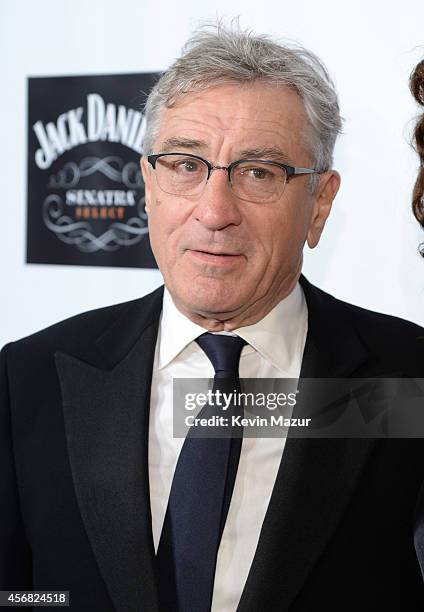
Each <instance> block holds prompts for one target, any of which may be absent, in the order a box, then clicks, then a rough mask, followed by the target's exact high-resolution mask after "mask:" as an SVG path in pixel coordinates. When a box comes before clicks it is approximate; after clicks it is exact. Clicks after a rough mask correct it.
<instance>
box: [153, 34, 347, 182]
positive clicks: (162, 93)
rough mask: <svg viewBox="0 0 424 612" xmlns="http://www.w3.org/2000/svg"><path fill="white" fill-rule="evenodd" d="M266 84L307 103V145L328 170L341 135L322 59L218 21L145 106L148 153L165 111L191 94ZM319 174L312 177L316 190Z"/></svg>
mask: <svg viewBox="0 0 424 612" xmlns="http://www.w3.org/2000/svg"><path fill="white" fill-rule="evenodd" d="M258 80H261V81H263V82H264V83H267V84H268V83H269V84H274V85H281V86H286V87H290V88H291V89H293V90H294V91H296V92H297V94H298V95H299V96H300V98H301V100H302V101H303V104H304V107H305V111H306V115H307V117H308V120H309V124H310V128H311V129H309V130H308V134H305V137H306V146H307V147H308V150H309V153H310V155H311V156H312V161H313V164H314V167H315V169H316V170H319V171H321V172H323V171H326V170H329V169H330V168H331V166H332V163H333V150H334V145H335V142H336V138H337V136H338V134H339V133H340V132H341V128H342V119H341V117H340V110H339V104H338V100H337V93H336V91H335V88H334V84H333V82H332V80H331V78H330V76H329V74H328V72H327V69H326V68H325V66H324V64H323V63H322V61H321V60H320V59H319V58H318V57H317V56H316V55H315V54H313V53H311V52H310V51H308V50H307V49H304V48H303V47H301V46H299V45H294V44H291V45H290V46H288V45H284V46H283V45H281V44H278V43H277V42H274V41H273V40H271V39H270V38H269V37H268V36H265V35H254V34H253V33H252V32H251V31H248V30H246V31H245V30H241V29H240V27H239V26H238V25H237V26H236V27H232V28H228V27H226V26H224V25H223V24H222V22H218V23H216V24H213V25H212V24H207V25H205V26H203V27H201V28H200V29H199V30H197V31H196V32H194V34H193V35H192V37H191V38H190V39H189V40H188V42H187V43H186V45H185V46H184V48H183V51H182V56H181V57H180V58H179V59H177V60H176V61H175V62H174V63H173V64H172V66H171V67H170V68H169V69H168V70H167V71H166V72H164V73H163V74H162V76H161V77H160V79H159V81H158V82H157V83H156V85H155V86H154V87H153V89H152V90H151V92H150V94H149V96H148V98H147V101H146V105H145V109H144V112H145V118H146V132H145V136H144V144H143V151H144V154H145V155H147V154H150V153H152V152H153V148H152V147H153V143H154V140H155V138H156V136H157V134H158V132H159V122H160V114H161V110H162V109H163V108H165V107H168V108H169V107H171V106H173V104H175V103H176V102H177V100H179V99H180V98H182V97H183V96H185V95H186V94H187V93H189V92H193V91H200V90H204V89H207V88H209V87H211V86H215V85H220V84H228V83H234V82H238V83H246V82H253V81H258ZM317 178H318V177H317V175H313V176H312V184H311V188H312V189H313V188H314V186H315V184H316V180H317Z"/></svg>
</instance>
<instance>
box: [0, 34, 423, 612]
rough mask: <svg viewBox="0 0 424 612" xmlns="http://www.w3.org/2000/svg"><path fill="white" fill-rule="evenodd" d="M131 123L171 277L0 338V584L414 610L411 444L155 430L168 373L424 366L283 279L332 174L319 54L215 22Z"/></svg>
mask: <svg viewBox="0 0 424 612" xmlns="http://www.w3.org/2000/svg"><path fill="white" fill-rule="evenodd" d="M146 119H147V132H146V138H145V155H144V157H143V159H142V162H141V164H142V171H143V176H144V180H145V185H146V210H147V212H148V215H149V226H150V237H151V243H152V247H153V250H154V253H155V256H156V258H157V261H158V265H159V267H160V270H161V272H162V274H163V277H164V282H165V287H166V289H165V291H163V289H158V290H157V291H155V292H153V293H152V294H150V295H148V296H146V297H144V298H142V299H140V300H135V301H133V302H129V303H125V304H119V305H117V306H113V307H109V308H104V309H101V310H97V311H94V312H90V313H85V314H82V315H79V316H77V317H74V318H72V319H70V320H68V321H65V322H62V323H60V324H58V325H55V326H53V327H50V328H48V329H46V330H44V331H42V332H39V333H38V334H35V335H33V336H31V337H29V338H26V339H23V340H21V341H19V342H16V343H13V344H10V345H8V346H7V347H6V348H5V349H4V350H3V353H2V357H3V361H2V371H3V377H4V378H3V380H4V384H3V386H2V403H1V407H2V408H1V409H2V413H1V414H2V417H1V418H2V422H1V429H0V431H1V435H2V443H1V453H2V474H3V476H2V479H1V485H0V486H1V493H2V511H1V512H2V514H1V517H0V518H1V520H0V530H1V548H0V550H1V561H0V563H1V565H0V569H1V588H2V589H20V590H23V589H31V588H32V589H38V590H41V589H44V590H45V589H49V590H61V589H63V590H69V591H70V599H71V609H72V610H77V611H79V610H99V611H100V610H101V611H102V612H107V611H109V610H111V611H112V610H118V611H120V612H128V611H134V612H135V611H140V610H145V611H149V612H150V611H152V612H153V611H158V610H159V609H161V610H166V611H168V610H169V611H171V610H184V612H186V611H188V610H190V612H201V611H202V610H209V609H212V610H214V611H216V612H218V611H220V612H224V611H225V612H230V611H234V610H237V611H238V612H256V611H257V610H262V609H263V610H267V611H277V610H278V611H283V610H290V611H293V612H300V611H309V610H334V611H335V610H337V611H339V610H358V609H361V610H395V609H396V610H398V609H400V608H401V607H402V609H405V610H408V611H412V610H422V609H423V606H424V590H423V588H422V581H421V577H420V571H419V566H418V563H417V560H416V557H415V553H414V547H413V538H412V521H413V511H414V506H415V502H416V499H417V495H418V491H419V488H420V486H421V483H422V480H423V476H424V461H423V456H424V453H423V451H424V449H423V445H422V443H421V441H419V440H372V439H314V440H312V439H294V438H293V437H291V436H289V437H288V438H287V439H285V438H244V439H243V441H242V445H241V448H240V447H237V448H236V444H235V443H233V440H231V442H230V443H229V444H227V445H225V444H224V443H222V444H221V441H220V442H216V443H215V442H214V441H213V440H212V442H210V440H209V441H208V442H207V443H206V442H204V440H200V441H198V445H197V446H196V444H197V443H193V440H192V439H191V438H190V436H189V435H188V436H187V439H186V440H183V439H177V438H174V437H173V435H172V380H173V378H178V377H184V378H196V377H204V378H207V377H211V376H214V375H215V380H217V379H218V378H219V377H220V373H221V374H222V373H224V374H225V375H227V374H228V373H229V372H230V370H231V372H230V374H231V376H232V377H233V379H234V381H235V382H237V381H238V375H239V374H240V377H241V378H243V377H252V378H253V377H259V378H261V377H263V378H284V377H290V378H295V379H296V378H299V376H300V378H302V379H303V378H305V377H311V378H312V377H315V378H336V377H340V378H347V377H385V376H387V377H390V376H398V377H401V376H405V377H418V376H422V372H423V366H422V364H423V356H424V341H423V336H424V334H423V330H422V329H421V328H419V327H417V326H416V325H413V324H412V323H408V322H405V321H402V320H399V319H395V318H392V317H389V316H385V315H380V314H377V313H372V312H369V311H366V310H363V309H361V308H358V307H355V306H352V305H350V304H346V303H343V302H341V301H339V300H337V299H335V298H333V297H331V296H330V295H328V294H326V293H324V292H322V291H321V290H319V289H317V288H315V287H314V286H313V285H311V284H310V283H309V282H308V281H307V280H306V279H305V278H304V277H303V276H301V268H302V250H303V246H304V243H305V242H307V243H308V245H309V247H311V248H313V247H314V246H316V244H317V243H318V241H319V239H320V235H321V232H322V230H323V228H324V225H325V222H326V219H327V217H328V215H329V213H330V210H331V205H332V202H333V199H334V197H335V195H336V193H337V190H338V187H339V182H340V179H339V175H338V174H337V172H335V171H333V170H332V169H331V164H332V151H333V147H334V142H335V139H336V136H337V134H338V132H339V131H340V123H341V122H340V117H339V110H338V104H337V97H336V94H335V92H334V88H333V86H332V83H331V81H330V79H329V77H328V75H327V73H326V72H325V69H324V68H323V67H322V65H321V64H320V62H319V61H318V60H317V59H316V58H315V56H313V55H312V54H310V53H308V52H306V51H305V50H300V49H288V48H285V47H282V46H280V45H278V44H276V43H273V42H271V41H269V40H268V39H266V38H264V37H255V36H253V35H251V34H249V33H244V32H240V31H231V30H226V29H225V28H223V27H221V26H220V27H218V28H217V29H216V31H203V32H200V33H198V34H197V35H196V36H194V37H193V39H192V40H191V41H190V43H189V45H188V46H187V48H186V50H185V53H184V55H183V56H182V58H181V59H179V60H177V61H176V62H175V64H174V65H173V66H172V67H171V68H170V70H169V71H168V72H167V73H165V74H164V75H163V77H162V79H161V80H160V82H159V83H158V84H157V86H156V87H155V88H154V90H153V91H152V93H151V94H150V96H149V100H148V103H147V108H146ZM206 331H208V332H209V333H208V334H206V335H205V332H206ZM223 332H224V333H223ZM240 338H241V339H242V340H240ZM236 344H237V347H236V349H234V350H233V348H232V347H234V346H235V345H236ZM224 345H225V347H224V348H225V350H222V347H223V346H224ZM230 345H232V347H230ZM211 346H212V350H211ZM227 349H228V350H227ZM231 351H233V356H234V355H235V353H237V355H236V357H235V359H233V363H232V365H231V366H229V365H228V366H227V365H225V364H224V365H222V363H223V362H225V363H229V361H230V358H229V357H228V354H229V352H231ZM224 353H225V354H224ZM220 360H221V361H220ZM226 360H227V361H226ZM218 362H219V363H218ZM234 449H236V450H234ZM196 453H197V455H196ZM224 453H227V454H226V456H225V460H224V462H223V465H224V464H225V465H224V467H225V466H226V467H225V469H228V472H226V473H224V472H222V473H221V472H220V471H219V470H221V467H219V468H218V465H219V466H221V462H220V460H221V457H222V455H223V454H224ZM196 456H197V457H199V458H201V459H199V460H198V461H196ZM210 457H213V460H212V461H210ZM234 457H235V460H233V459H234ZM228 466H231V470H233V471H232V472H231V473H232V476H231V478H230V477H229V476H228V474H229V473H230V467H228ZM228 483H230V485H228ZM224 485H225V486H224ZM193 491H195V492H197V496H193V495H192V493H193ZM218 497H219V499H218ZM187 499H189V503H186V500H187ZM214 499H216V503H215V504H214ZM229 500H231V501H229ZM221 504H222V507H221ZM218 506H219V507H218ZM217 507H218V511H216V510H217ZM220 517H221V519H222V517H224V520H221V521H220V520H219V519H220ZM199 534H202V535H201V536H199Z"/></svg>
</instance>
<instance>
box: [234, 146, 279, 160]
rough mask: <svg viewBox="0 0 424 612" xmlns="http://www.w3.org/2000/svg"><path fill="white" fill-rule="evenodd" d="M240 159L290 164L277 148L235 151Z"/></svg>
mask: <svg viewBox="0 0 424 612" xmlns="http://www.w3.org/2000/svg"><path fill="white" fill-rule="evenodd" d="M237 156H239V157H240V159H272V160H275V161H280V162H282V163H290V162H291V159H290V157H289V156H288V155H287V153H285V152H284V151H283V150H281V149H279V148H278V147H255V148H253V149H243V150H242V151H237Z"/></svg>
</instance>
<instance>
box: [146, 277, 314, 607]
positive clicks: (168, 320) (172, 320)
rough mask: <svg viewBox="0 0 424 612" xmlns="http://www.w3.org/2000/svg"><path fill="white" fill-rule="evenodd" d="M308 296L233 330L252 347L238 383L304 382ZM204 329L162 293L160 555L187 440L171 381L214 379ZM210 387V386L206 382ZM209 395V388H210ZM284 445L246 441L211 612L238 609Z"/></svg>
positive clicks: (154, 417) (157, 373)
mask: <svg viewBox="0 0 424 612" xmlns="http://www.w3.org/2000/svg"><path fill="white" fill-rule="evenodd" d="M307 321H308V316H307V306H306V301H305V297H304V295H303V291H302V289H301V287H300V285H299V283H297V284H296V286H295V288H294V289H293V291H292V292H291V293H290V295H288V296H287V297H286V298H285V299H284V300H282V301H281V302H279V303H278V304H277V306H275V307H274V308H273V310H271V312H269V313H268V314H267V315H266V317H264V318H263V319H262V320H261V321H259V322H258V323H255V324H254V325H249V326H247V327H240V328H239V329H236V330H234V331H235V332H236V334H237V335H238V336H240V337H241V338H243V339H244V340H246V342H248V345H247V346H244V347H243V350H242V353H241V357H240V368H239V371H240V377H241V378H299V374H300V367H301V363H302V356H303V349H304V346H305V340H306V333H307ZM205 331H206V330H205V329H204V328H203V327H200V326H199V325H196V324H195V323H193V322H192V321H190V320H189V319H188V318H187V317H185V316H184V315H183V314H181V313H180V312H179V310H177V308H176V307H175V305H174V303H173V301H172V298H171V296H170V294H169V293H168V291H167V290H166V289H165V292H164V298H163V309H162V315H161V320H160V325H159V333H158V339H157V343H156V351H155V358H154V366H153V378H152V388H151V389H152V390H151V401H150V424H149V481H150V503H151V511H152V525H153V541H154V545H155V550H157V547H158V544H159V539H160V534H161V531H162V526H163V521H164V518H165V512H166V507H167V504H168V498H169V493H170V489H171V484H172V479H173V476H174V471H175V467H176V464H177V460H178V455H179V453H180V450H181V447H182V445H183V443H184V439H183V438H174V437H173V418H172V414H173V410H172V405H173V404H172V399H173V379H174V378H204V379H208V378H209V379H210V378H213V377H214V369H213V366H212V364H211V362H210V361H209V359H208V357H207V356H206V354H205V353H204V351H203V350H202V349H201V348H200V347H199V345H198V344H197V343H196V342H195V341H194V340H195V338H197V337H198V336H199V335H200V334H203V333H205ZM205 383H206V380H205ZM205 391H206V389H205ZM285 441H286V438H247V437H246V438H244V439H243V443H242V449H241V454H240V461H239V466H238V471H237V477H236V481H235V485H234V490H233V495H232V499H231V504H230V508H229V511H228V516H227V521H226V523H225V527H224V531H223V534H222V539H221V543H220V546H219V550H218V558H217V565H216V572H215V582H214V590H213V598H212V612H234V611H235V610H236V608H237V605H238V603H239V600H240V597H241V594H242V591H243V588H244V585H245V582H246V578H247V575H248V573H249V570H250V566H251V564H252V561H253V556H254V554H255V551H256V547H257V544H258V540H259V534H260V531H261V527H262V523H263V520H264V517H265V513H266V510H267V508H268V504H269V500H270V497H271V493H272V489H273V487H274V483H275V478H276V475H277V471H278V468H279V465H280V462H281V458H282V455H283V451H284V446H285Z"/></svg>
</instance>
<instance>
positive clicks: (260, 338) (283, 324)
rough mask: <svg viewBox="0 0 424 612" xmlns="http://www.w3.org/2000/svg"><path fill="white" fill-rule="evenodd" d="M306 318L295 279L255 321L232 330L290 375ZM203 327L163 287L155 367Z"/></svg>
mask: <svg viewBox="0 0 424 612" xmlns="http://www.w3.org/2000/svg"><path fill="white" fill-rule="evenodd" d="M307 319H308V311H307V306H306V300H305V296H304V294H303V290H302V288H301V286H300V284H299V283H296V285H295V287H294V289H293V290H292V292H291V293H290V294H289V295H288V296H286V297H285V298H284V299H283V300H281V301H280V302H279V303H278V304H277V305H276V306H274V308H273V309H272V310H271V311H270V312H269V313H268V314H267V315H266V316H265V317H264V318H263V319H261V320H260V321H258V322H257V323H255V324H254V325H248V326H246V327H240V328H238V329H235V330H234V333H236V334H237V335H238V336H240V337H241V338H243V339H244V340H246V342H247V343H248V344H249V345H250V347H253V349H254V350H256V351H258V353H260V354H261V355H262V357H263V358H264V359H266V360H268V361H270V362H271V363H272V364H273V365H274V366H275V367H276V368H278V369H279V370H280V371H281V372H283V373H285V374H286V375H287V374H288V375H290V372H291V371H292V369H293V363H294V361H295V360H296V359H297V358H298V356H299V354H300V357H301V356H302V353H303V345H304V341H305V337H306V330H307ZM205 331H206V330H205V328H204V327H201V326H200V325H197V324H196V323H193V321H190V319H188V318H187V317H186V316H185V315H183V314H182V313H181V312H180V311H179V310H178V309H177V307H176V306H175V304H174V302H173V300H172V298H171V295H170V294H169V292H168V290H167V289H166V288H165V291H164V295H163V308H162V316H161V322H160V328H159V337H158V342H159V347H158V348H159V351H158V368H159V369H160V368H164V367H166V366H167V365H168V364H169V363H170V362H171V361H172V360H173V359H175V357H176V356H177V355H178V354H179V353H180V352H181V351H182V350H183V349H184V348H185V347H186V346H188V345H189V344H190V343H191V342H193V341H194V340H195V339H196V338H197V337H198V336H200V335H201V334H204V333H205ZM196 346H197V345H196ZM250 347H245V348H244V349H243V353H244V354H245V353H247V352H249V348H250ZM253 349H250V350H253ZM199 350H200V349H199Z"/></svg>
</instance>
